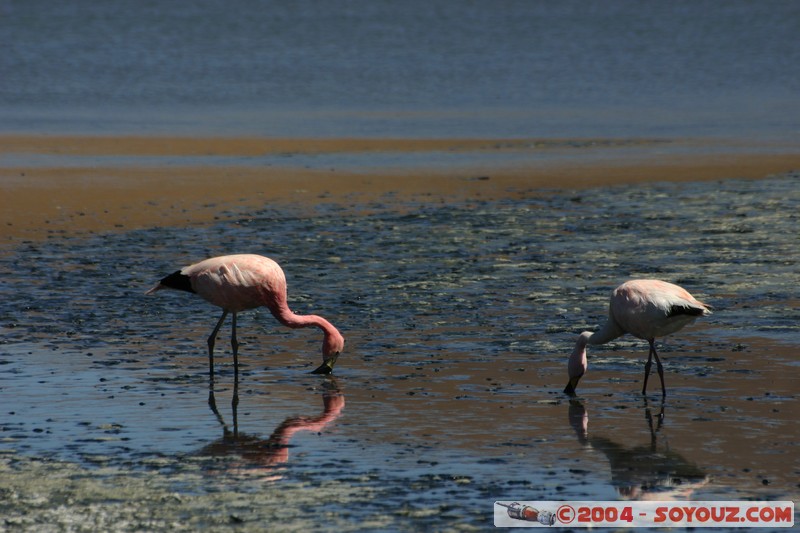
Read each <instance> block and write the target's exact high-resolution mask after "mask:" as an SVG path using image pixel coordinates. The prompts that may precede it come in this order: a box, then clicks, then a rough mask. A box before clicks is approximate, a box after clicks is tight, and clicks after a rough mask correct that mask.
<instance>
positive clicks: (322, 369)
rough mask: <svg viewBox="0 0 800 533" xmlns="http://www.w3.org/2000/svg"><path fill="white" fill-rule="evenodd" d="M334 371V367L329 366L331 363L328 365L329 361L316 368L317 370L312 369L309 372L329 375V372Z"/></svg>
mask: <svg viewBox="0 0 800 533" xmlns="http://www.w3.org/2000/svg"><path fill="white" fill-rule="evenodd" d="M332 372H333V367H331V366H329V365H328V363H327V362H325V363H322V364H321V365H319V366H318V367H317V368H316V370H312V371H311V372H309V373H310V374H324V375H328V374H331V373H332Z"/></svg>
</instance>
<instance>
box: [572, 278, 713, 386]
mask: <svg viewBox="0 0 800 533" xmlns="http://www.w3.org/2000/svg"><path fill="white" fill-rule="evenodd" d="M710 314H711V310H710V308H709V306H708V305H706V304H704V303H703V302H700V301H698V300H697V299H695V297H694V296H692V295H691V294H689V292H688V291H687V290H686V289H684V288H683V287H679V286H677V285H673V284H672V283H667V282H666V281H660V280H655V279H637V280H631V281H627V282H625V283H623V284H622V285H620V286H619V287H617V288H616V289H615V290H614V292H613V293H612V294H611V301H610V302H609V307H608V320H607V321H606V323H605V325H604V326H603V327H602V328H601V329H600V330H599V331H597V332H595V333H592V332H589V331H584V332H583V333H581V334H580V335H578V340H577V342H576V343H575V349H574V350H573V352H572V355H570V358H569V362H568V363H567V371H568V373H569V383H567V386H566V388H565V389H564V392H565V393H567V394H570V395H572V394H575V387H577V385H578V381H579V380H580V378H581V377H582V376H583V374H584V373H586V370H587V368H588V366H589V364H588V361H587V359H586V345H587V344H595V345H596V344H605V343H607V342H610V341H612V340H614V339H616V338H617V337H620V336H622V335H624V334H625V333H630V334H631V335H633V336H634V337H638V338H640V339H644V340H646V341H647V342H648V343H649V344H650V353H649V355H648V358H647V363H645V366H644V384H643V386H642V394H645V392H646V391H647V378H648V377H649V376H650V367H651V365H652V363H653V361H652V360H653V357H655V359H656V368H657V370H658V377H659V378H660V380H661V393H662V396H664V397H665V396H666V395H667V389H666V387H665V386H664V369H663V367H662V365H661V360H660V359H659V357H658V353H657V352H656V347H655V339H656V337H663V336H664V335H669V334H671V333H675V332H676V331H678V330H680V329H682V328H683V327H684V326H686V325H688V324H691V323H692V322H694V321H695V319H697V318H698V317H701V316H707V315H710Z"/></svg>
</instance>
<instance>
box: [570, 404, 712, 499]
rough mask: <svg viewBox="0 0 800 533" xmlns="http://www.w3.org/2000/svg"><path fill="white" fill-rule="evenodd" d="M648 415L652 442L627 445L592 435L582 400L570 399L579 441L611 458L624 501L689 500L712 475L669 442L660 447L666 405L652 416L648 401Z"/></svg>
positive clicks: (573, 424) (610, 463)
mask: <svg viewBox="0 0 800 533" xmlns="http://www.w3.org/2000/svg"><path fill="white" fill-rule="evenodd" d="M645 418H646V419H647V425H648V427H649V430H650V444H649V445H644V446H636V447H633V448H627V447H625V446H623V445H622V444H619V443H617V442H614V441H612V440H611V439H608V438H605V437H597V436H590V435H589V415H588V413H587V412H586V408H585V407H584V406H583V403H582V402H581V401H580V400H575V399H573V400H570V403H569V423H570V425H571V426H572V429H574V430H575V434H576V435H577V436H578V441H579V442H580V443H581V444H584V445H585V446H587V447H588V448H590V449H592V450H596V451H599V452H601V453H603V454H604V455H605V456H606V459H608V462H609V466H610V468H611V483H612V485H614V487H615V488H616V490H617V493H618V494H619V496H620V498H622V499H625V500H665V501H677V500H688V499H690V496H691V495H692V493H693V492H694V491H695V490H697V489H699V488H702V487H704V486H705V485H707V484H708V483H709V482H710V478H709V476H708V475H707V474H706V473H705V472H703V471H702V470H701V469H700V468H699V467H698V466H697V465H695V464H693V463H691V462H689V461H688V460H687V459H686V458H684V457H683V456H681V455H680V454H679V453H677V452H674V451H672V450H670V449H669V446H668V445H665V446H661V447H659V445H658V432H659V431H660V430H661V426H662V425H663V421H664V404H663V403H662V404H661V410H660V411H659V413H658V415H656V418H657V423H656V424H655V427H653V416H652V413H651V411H650V408H649V407H648V406H647V400H645Z"/></svg>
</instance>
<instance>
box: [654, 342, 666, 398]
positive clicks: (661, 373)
mask: <svg viewBox="0 0 800 533" xmlns="http://www.w3.org/2000/svg"><path fill="white" fill-rule="evenodd" d="M650 349H651V350H653V355H654V356H655V357H656V370H658V378H659V379H660V380H661V397H662V398H666V397H667V388H666V387H665V386H664V367H663V366H661V359H659V358H658V352H657V351H656V345H655V340H652V341H650Z"/></svg>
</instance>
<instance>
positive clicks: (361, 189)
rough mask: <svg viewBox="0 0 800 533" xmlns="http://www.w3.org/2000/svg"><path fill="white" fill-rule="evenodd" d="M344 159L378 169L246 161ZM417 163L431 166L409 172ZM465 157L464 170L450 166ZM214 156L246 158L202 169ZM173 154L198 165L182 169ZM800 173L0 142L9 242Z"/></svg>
mask: <svg viewBox="0 0 800 533" xmlns="http://www.w3.org/2000/svg"><path fill="white" fill-rule="evenodd" d="M342 154H346V155H348V156H351V159H348V160H353V161H357V160H358V158H359V157H362V158H369V159H368V162H369V164H353V165H347V164H344V165H340V166H337V167H336V168H309V166H308V165H305V164H303V163H302V162H296V163H293V162H292V161H293V159H294V158H293V157H286V158H283V159H280V163H278V164H270V165H256V164H252V163H249V164H248V163H247V158H254V157H265V156H267V157H268V156H270V155H272V156H282V155H289V156H298V155H299V156H315V155H342ZM437 154H441V155H447V157H448V158H449V159H447V161H448V163H447V164H430V161H431V160H433V161H435V160H436V156H437ZM398 155H400V156H402V159H400V163H398V157H397V156H398ZM419 155H422V156H425V159H424V161H425V162H426V163H425V164H415V163H414V161H415V159H414V157H415V156H419ZM461 156H463V158H464V160H465V163H463V164H459V163H455V164H454V163H452V161H453V160H454V159H453V158H454V157H455V160H456V161H458V160H459V158H460V157H461ZM482 156H488V159H489V160H488V161H482V160H481V157H482ZM505 156H508V157H505ZM214 157H228V158H234V159H235V160H236V161H242V162H243V163H242V164H238V163H237V164H222V165H221V164H204V162H203V159H204V158H214ZM37 158H38V159H37ZM42 158H44V159H42ZM92 158H96V159H95V160H93V159H92ZM170 158H173V159H172V160H171V159H170ZM176 158H183V159H184V161H185V160H187V159H188V160H190V161H191V164H184V163H178V164H176V163H175V162H174V160H175V159H176ZM138 159H140V160H142V164H139V163H137V160H138ZM145 159H147V161H146V163H145ZM301 159H302V158H301ZM42 161H44V163H43V162H42ZM87 161H88V163H87ZM154 161H155V163H154ZM162 162H163V164H162ZM797 169H800V147H797V146H792V145H788V146H787V145H782V146H774V147H764V146H763V145H762V146H759V147H752V146H749V145H747V144H746V143H741V142H739V143H733V142H729V143H719V142H717V143H712V142H709V141H702V140H701V141H692V140H663V139H644V140H613V139H611V140H609V139H605V140H602V139H578V140H575V139H563V140H562V139H548V140H542V139H511V140H504V139H271V138H173V137H170V138H167V137H125V136H120V137H84V136H44V135H40V136H30V135H0V213H1V215H0V226H1V227H2V228H3V232H2V234H1V236H0V243H4V244H9V243H12V244H13V243H14V242H19V241H21V240H37V239H41V238H44V237H46V236H47V235H49V234H52V233H68V234H69V233H75V232H82V231H107V230H114V229H115V228H122V229H135V228H142V227H151V226H166V225H181V224H191V223H199V222H203V221H208V220H213V219H214V217H224V216H225V215H224V214H223V213H225V212H231V211H233V212H238V213H242V212H245V211H246V210H247V209H258V208H261V207H263V206H265V205H268V204H275V203H280V202H285V203H292V204H293V205H300V206H303V205H308V206H311V205H315V204H317V203H320V202H337V203H340V204H343V205H358V204H363V203H364V202H368V201H372V200H377V199H380V198H382V197H384V195H386V194H387V193H394V194H395V195H399V196H400V197H401V198H411V197H415V198H419V199H421V200H428V201H441V200H442V199H446V198H460V199H468V198H483V199H496V198H505V197H519V196H524V195H531V194H535V193H536V192H537V191H541V190H542V189H553V188H558V189H579V188H587V187H596V186H603V185H617V184H625V183H640V182H652V181H698V180H715V179H727V178H751V179H757V178H763V177H766V176H769V175H773V174H777V173H783V172H788V171H792V170H797Z"/></svg>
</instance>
